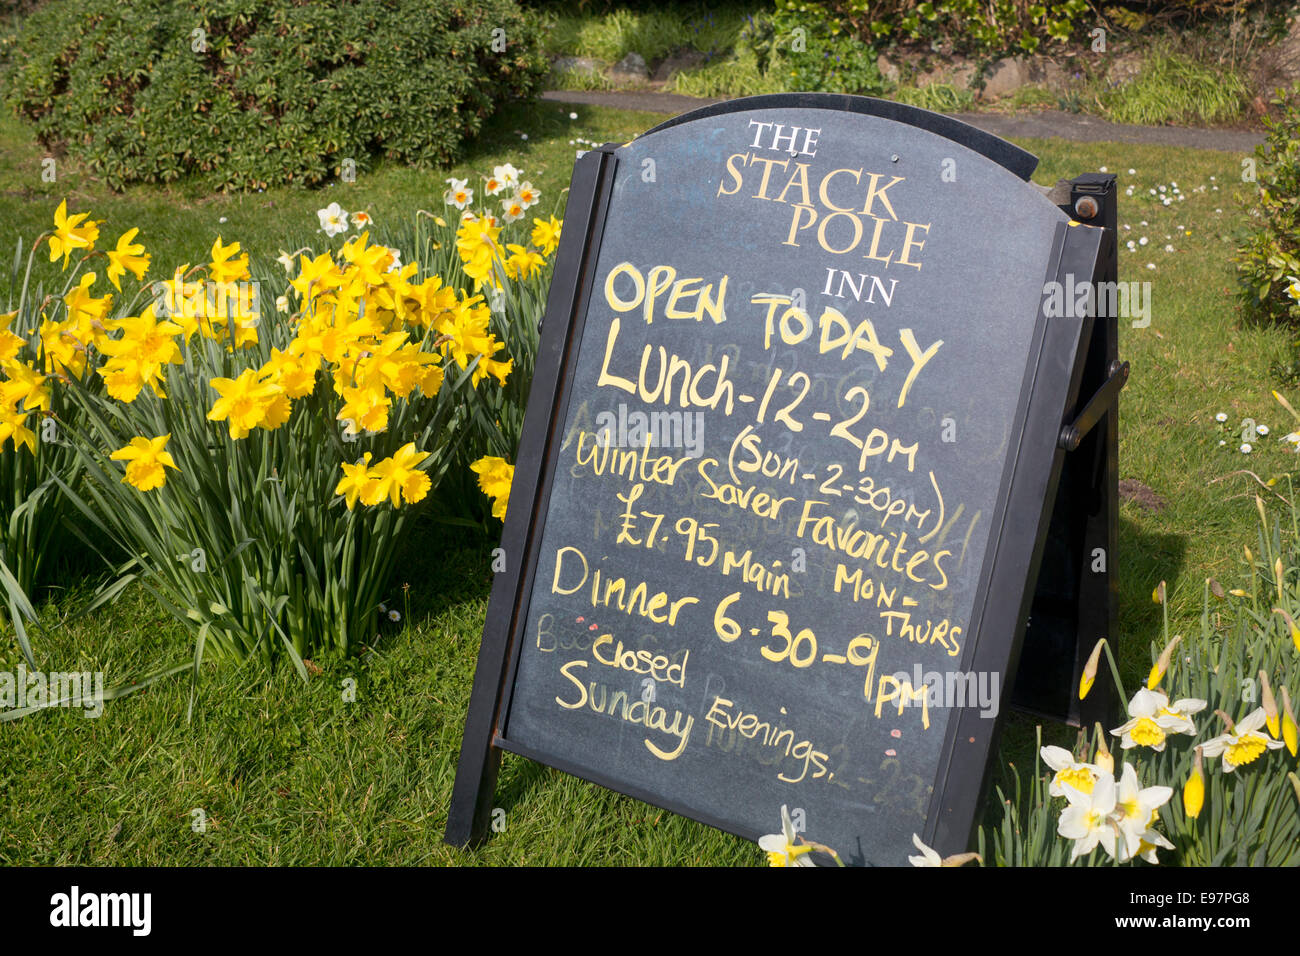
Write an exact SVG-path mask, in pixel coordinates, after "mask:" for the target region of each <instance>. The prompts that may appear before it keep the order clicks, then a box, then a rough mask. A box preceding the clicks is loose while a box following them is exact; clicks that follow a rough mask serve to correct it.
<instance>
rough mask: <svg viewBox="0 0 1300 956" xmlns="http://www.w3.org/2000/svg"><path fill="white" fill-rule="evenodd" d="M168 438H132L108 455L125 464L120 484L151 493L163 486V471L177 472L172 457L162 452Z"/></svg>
mask: <svg viewBox="0 0 1300 956" xmlns="http://www.w3.org/2000/svg"><path fill="white" fill-rule="evenodd" d="M170 438H171V435H170V434H167V435H163V436H161V437H159V438H143V437H138V438H132V439H131V442H130V444H128V445H125V446H124V447H122V448H119V449H118V450H117V451H115V452H113V453H112V454H111V455H109V456H108V457H109V458H111V459H113V460H114V461H125V462H126V463H127V466H126V477H125V478H123V479H122V483H123V484H126V483H130V484H132V485H134V486H135V487H136V488H139V489H140V490H141V491H152V490H153V489H154V488H161V487H162V486H163V485H165V484H166V483H167V473H166V471H165V469H166V468H171V469H174V470H178V469H176V462H174V461H173V460H172V456H171V455H170V454H168V453H167V452H166V451H164V450H163V449H164V448H165V447H166V445H167V441H168V439H170Z"/></svg>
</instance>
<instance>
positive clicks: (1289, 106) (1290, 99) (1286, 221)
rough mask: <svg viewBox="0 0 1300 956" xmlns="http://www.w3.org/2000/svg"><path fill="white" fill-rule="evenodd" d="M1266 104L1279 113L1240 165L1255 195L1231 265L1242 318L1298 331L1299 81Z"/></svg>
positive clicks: (1299, 209)
mask: <svg viewBox="0 0 1300 956" xmlns="http://www.w3.org/2000/svg"><path fill="white" fill-rule="evenodd" d="M1272 105H1273V106H1275V107H1277V108H1278V112H1279V115H1278V117H1277V118H1276V119H1272V118H1265V120H1264V125H1265V126H1266V127H1267V129H1268V136H1267V138H1266V139H1265V141H1264V142H1263V143H1261V144H1260V145H1259V146H1258V147H1256V148H1255V157H1254V159H1253V160H1250V161H1247V162H1246V163H1244V164H1243V176H1246V175H1250V174H1252V173H1253V175H1254V176H1255V182H1256V183H1257V187H1258V192H1257V193H1256V194H1255V195H1252V196H1251V197H1250V199H1249V200H1248V201H1247V206H1248V208H1249V211H1250V215H1251V216H1252V219H1251V223H1252V229H1251V231H1250V234H1249V235H1248V236H1247V237H1246V240H1245V242H1244V244H1243V245H1241V246H1240V247H1239V248H1238V249H1237V254H1236V257H1235V259H1234V261H1235V262H1236V263H1237V278H1238V280H1239V281H1240V287H1239V292H1240V293H1241V297H1242V305H1243V307H1244V308H1245V311H1246V314H1247V315H1249V316H1251V317H1253V318H1255V319H1257V320H1265V321H1273V322H1280V323H1283V324H1289V325H1291V326H1293V327H1297V328H1300V83H1298V84H1296V85H1295V86H1293V87H1292V88H1291V90H1289V91H1286V90H1279V91H1277V94H1276V95H1275V96H1274V98H1273V100H1272ZM1297 345H1300V341H1298V342H1297ZM1292 373H1294V369H1293V370H1292ZM1293 377H1294V376H1293Z"/></svg>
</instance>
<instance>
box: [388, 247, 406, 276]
mask: <svg viewBox="0 0 1300 956" xmlns="http://www.w3.org/2000/svg"><path fill="white" fill-rule="evenodd" d="M384 248H385V249H387V250H388V254H389V255H391V256H392V257H393V261H392V262H390V263H389V264H388V268H387V269H385V270H384V271H385V272H392V271H393V270H394V269H401V268H402V253H401V252H400V251H398V250H397V249H394V248H393V247H392V246H385V247H384Z"/></svg>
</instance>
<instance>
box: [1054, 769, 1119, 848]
mask: <svg viewBox="0 0 1300 956" xmlns="http://www.w3.org/2000/svg"><path fill="white" fill-rule="evenodd" d="M1065 798H1066V799H1067V800H1069V801H1070V805H1069V806H1068V807H1066V808H1065V809H1064V810H1062V811H1061V819H1060V820H1059V821H1058V823H1057V825H1056V832H1057V833H1059V834H1060V835H1061V836H1063V837H1065V838H1066V839H1067V840H1073V841H1074V851H1073V852H1072V853H1071V854H1070V859H1071V860H1077V859H1078V858H1079V857H1081V856H1083V855H1085V854H1087V853H1091V852H1092V851H1093V850H1094V849H1095V848H1096V846H1097V844H1099V843H1100V844H1101V846H1102V848H1103V849H1105V851H1106V852H1107V853H1108V854H1110V855H1111V856H1114V855H1115V839H1116V837H1117V836H1118V834H1119V827H1118V825H1117V824H1116V823H1115V821H1114V820H1113V819H1111V816H1112V814H1113V813H1114V812H1115V778H1114V777H1112V776H1110V775H1109V774H1103V775H1102V776H1101V777H1100V778H1099V779H1098V780H1097V782H1096V784H1095V785H1094V786H1093V788H1092V793H1083V792H1082V791H1080V790H1076V789H1074V787H1069V786H1067V787H1066V788H1065Z"/></svg>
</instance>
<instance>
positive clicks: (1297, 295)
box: [1286, 276, 1300, 302]
mask: <svg viewBox="0 0 1300 956" xmlns="http://www.w3.org/2000/svg"><path fill="white" fill-rule="evenodd" d="M1286 282H1287V286H1286V294H1287V295H1289V296H1290V297H1291V298H1292V299H1294V300H1295V301H1297V302H1300V279H1297V278H1296V277H1295V276H1287V277H1286Z"/></svg>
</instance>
